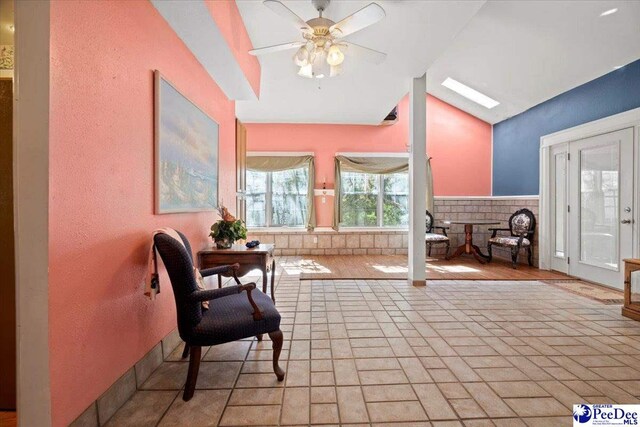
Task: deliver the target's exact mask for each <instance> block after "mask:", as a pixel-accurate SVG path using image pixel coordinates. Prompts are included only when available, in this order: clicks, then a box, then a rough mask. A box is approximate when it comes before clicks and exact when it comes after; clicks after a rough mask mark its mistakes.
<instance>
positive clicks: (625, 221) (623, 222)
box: [620, 219, 633, 224]
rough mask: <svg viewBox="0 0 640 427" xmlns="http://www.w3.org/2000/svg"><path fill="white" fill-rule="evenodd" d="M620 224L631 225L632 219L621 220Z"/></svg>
mask: <svg viewBox="0 0 640 427" xmlns="http://www.w3.org/2000/svg"><path fill="white" fill-rule="evenodd" d="M620 222H621V223H622V224H633V220H632V219H623V220H622V221H620Z"/></svg>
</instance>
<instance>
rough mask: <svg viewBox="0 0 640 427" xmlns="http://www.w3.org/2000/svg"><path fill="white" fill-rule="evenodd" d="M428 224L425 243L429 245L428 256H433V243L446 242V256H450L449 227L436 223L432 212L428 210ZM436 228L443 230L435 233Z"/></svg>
mask: <svg viewBox="0 0 640 427" xmlns="http://www.w3.org/2000/svg"><path fill="white" fill-rule="evenodd" d="M426 226H427V234H425V236H424V240H425V243H426V245H427V256H431V245H438V244H444V245H445V246H446V252H445V258H446V259H448V258H449V246H450V244H451V242H450V241H449V236H447V230H448V229H449V227H444V226H437V225H434V220H433V215H431V212H429V211H426ZM436 230H440V231H442V234H439V233H435V231H436Z"/></svg>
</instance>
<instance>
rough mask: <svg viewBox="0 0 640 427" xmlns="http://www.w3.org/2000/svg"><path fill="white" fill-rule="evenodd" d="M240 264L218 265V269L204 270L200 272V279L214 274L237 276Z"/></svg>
mask: <svg viewBox="0 0 640 427" xmlns="http://www.w3.org/2000/svg"><path fill="white" fill-rule="evenodd" d="M239 269H240V264H230V265H220V266H218V267H211V268H205V269H202V270H200V274H201V275H202V277H208V276H213V275H214V274H228V275H233V274H237V272H238V270H239Z"/></svg>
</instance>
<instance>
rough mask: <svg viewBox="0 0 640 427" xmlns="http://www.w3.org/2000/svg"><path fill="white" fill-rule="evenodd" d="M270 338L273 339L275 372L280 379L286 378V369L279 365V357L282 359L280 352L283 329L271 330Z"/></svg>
mask: <svg viewBox="0 0 640 427" xmlns="http://www.w3.org/2000/svg"><path fill="white" fill-rule="evenodd" d="M269 338H271V341H273V372H275V374H276V377H277V378H278V381H282V380H284V371H283V370H282V368H281V367H280V365H278V359H280V352H281V351H282V342H283V340H284V338H283V336H282V331H281V330H280V329H278V330H277V331H273V332H269Z"/></svg>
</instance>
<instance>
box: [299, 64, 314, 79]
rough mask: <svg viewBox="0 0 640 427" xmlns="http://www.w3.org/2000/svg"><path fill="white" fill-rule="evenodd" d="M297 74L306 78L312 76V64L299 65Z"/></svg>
mask: <svg viewBox="0 0 640 427" xmlns="http://www.w3.org/2000/svg"><path fill="white" fill-rule="evenodd" d="M298 75H299V76H301V77H306V78H308V79H311V78H313V65H311V64H307V65H303V66H301V67H300V70H299V71H298Z"/></svg>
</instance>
